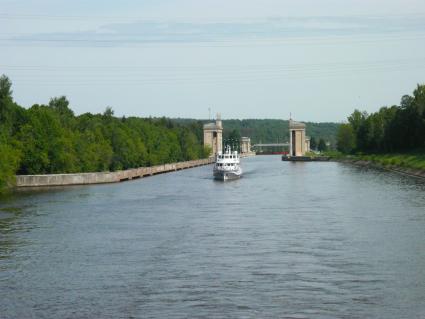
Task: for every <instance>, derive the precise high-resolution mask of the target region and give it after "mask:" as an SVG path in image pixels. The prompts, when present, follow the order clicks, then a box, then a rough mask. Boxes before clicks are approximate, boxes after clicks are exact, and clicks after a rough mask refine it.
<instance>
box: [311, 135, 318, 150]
mask: <svg viewBox="0 0 425 319" xmlns="http://www.w3.org/2000/svg"><path fill="white" fill-rule="evenodd" d="M310 148H311V149H312V150H316V149H317V142H316V139H315V138H314V137H313V136H312V137H311V138H310Z"/></svg>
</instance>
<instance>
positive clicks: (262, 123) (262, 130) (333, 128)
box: [172, 119, 340, 145]
mask: <svg viewBox="0 0 425 319" xmlns="http://www.w3.org/2000/svg"><path fill="white" fill-rule="evenodd" d="M172 121H176V122H180V123H182V124H183V123H185V122H192V121H195V120H191V119H173V120H172ZM198 122H201V123H207V122H210V121H208V120H201V121H198ZM304 123H306V126H307V135H308V136H310V137H314V138H315V139H316V141H318V140H319V139H320V138H323V139H324V140H325V141H326V142H330V143H331V145H335V141H336V133H337V130H338V127H339V125H340V124H338V123H331V122H329V123H313V122H304ZM288 124H289V122H288V121H287V120H276V119H261V120H258V119H248V120H223V127H224V132H223V135H224V138H225V139H226V138H228V136H229V134H230V133H231V132H232V131H233V130H236V131H237V132H238V133H239V134H240V135H241V136H247V137H250V138H251V143H252V144H256V143H260V142H262V143H275V142H285V141H288V140H289V127H288Z"/></svg>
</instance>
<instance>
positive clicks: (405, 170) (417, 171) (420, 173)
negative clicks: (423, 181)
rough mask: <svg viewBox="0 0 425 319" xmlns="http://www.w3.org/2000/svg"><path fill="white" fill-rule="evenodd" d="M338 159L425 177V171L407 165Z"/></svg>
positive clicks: (343, 161)
mask: <svg viewBox="0 0 425 319" xmlns="http://www.w3.org/2000/svg"><path fill="white" fill-rule="evenodd" d="M338 161H339V162H342V163H349V164H353V165H357V166H363V167H371V168H377V169H384V170H387V171H391V172H395V173H399V174H403V175H409V176H413V177H418V178H425V171H424V170H420V169H414V168H406V167H399V166H384V165H381V164H378V163H375V162H372V161H364V160H350V159H342V160H338Z"/></svg>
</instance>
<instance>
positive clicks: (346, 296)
mask: <svg viewBox="0 0 425 319" xmlns="http://www.w3.org/2000/svg"><path fill="white" fill-rule="evenodd" d="M243 168H244V172H245V173H244V177H243V178H242V179H240V180H237V181H232V182H226V183H218V182H215V181H214V180H213V179H212V174H211V173H212V172H211V167H199V168H195V169H191V170H186V171H179V172H175V173H170V174H164V175H158V176H154V177H150V178H145V179H140V180H135V181H130V182H126V183H121V184H111V185H97V186H90V187H72V188H62V189H59V188H55V189H54V190H53V191H52V190H50V191H46V190H42V191H36V192H34V191H26V192H20V193H18V194H14V195H13V196H9V197H8V198H2V199H1V200H0V314H1V316H0V317H1V318H30V317H36V318H39V317H41V318H43V317H47V318H60V317H66V318H93V317H95V318H133V317H134V318H151V317H155V318H167V317H173V318H187V317H205V318H211V317H218V318H221V317H223V318H229V317H235V318H240V317H243V318H259V317H260V318H265V317H270V318H277V317H280V318H282V317H283V318H420V317H421V316H423V314H424V313H425V302H424V300H425V285H424V284H423V283H424V282H425V250H424V249H423V243H424V242H425V231H424V229H425V209H424V208H425V183H424V182H423V181H421V180H417V179H413V178H410V177H404V176H399V175H396V174H391V173H388V172H381V171H377V170H369V169H365V168H358V167H354V166H350V165H344V164H338V163H287V162H281V161H280V160H279V157H277V156H264V157H260V156H258V157H256V158H250V159H244V160H243Z"/></svg>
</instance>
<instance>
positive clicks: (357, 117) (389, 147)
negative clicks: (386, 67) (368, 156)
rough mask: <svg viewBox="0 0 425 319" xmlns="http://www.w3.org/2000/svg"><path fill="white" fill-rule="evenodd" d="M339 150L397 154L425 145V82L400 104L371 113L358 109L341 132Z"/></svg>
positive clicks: (338, 141)
mask: <svg viewBox="0 0 425 319" xmlns="http://www.w3.org/2000/svg"><path fill="white" fill-rule="evenodd" d="M337 148H338V150H339V151H341V152H343V153H346V154H349V153H359V152H361V153H394V152H409V151H412V150H417V149H424V148H425V85H418V86H417V87H416V89H415V90H414V91H413V95H412V96H411V95H404V96H403V97H402V98H401V102H400V105H393V106H391V107H382V108H381V109H380V110H379V111H378V112H375V113H371V114H368V113H367V112H361V111H359V110H355V111H354V112H353V113H352V114H351V115H350V116H349V117H348V123H347V124H343V125H341V126H340V128H339V130H338V135H337Z"/></svg>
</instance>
